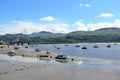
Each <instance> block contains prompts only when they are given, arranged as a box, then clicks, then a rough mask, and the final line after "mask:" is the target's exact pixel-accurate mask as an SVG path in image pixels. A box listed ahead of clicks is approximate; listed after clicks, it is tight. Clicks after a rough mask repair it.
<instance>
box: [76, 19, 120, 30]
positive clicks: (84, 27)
mask: <svg viewBox="0 0 120 80" xmlns="http://www.w3.org/2000/svg"><path fill="white" fill-rule="evenodd" d="M75 27H76V30H83V31H86V30H87V31H94V30H96V29H100V28H109V27H118V28H120V19H117V20H115V21H113V22H98V23H89V24H83V23H81V22H76V23H75Z"/></svg>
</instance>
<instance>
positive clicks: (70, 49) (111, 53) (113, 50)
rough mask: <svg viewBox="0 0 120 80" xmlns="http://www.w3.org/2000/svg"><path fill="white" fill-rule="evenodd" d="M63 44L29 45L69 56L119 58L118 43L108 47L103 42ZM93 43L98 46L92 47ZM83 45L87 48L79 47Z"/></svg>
mask: <svg viewBox="0 0 120 80" xmlns="http://www.w3.org/2000/svg"><path fill="white" fill-rule="evenodd" d="M65 45H66V44H38V45H32V46H30V48H32V49H35V48H39V49H41V50H50V51H52V52H54V53H56V54H67V55H69V56H77V57H89V58H102V59H112V60H120V44H117V45H114V44H110V45H111V47H110V48H108V47H107V45H108V43H105V44H94V43H79V44H67V45H68V46H65ZM76 45H80V47H75V46H76ZM94 45H98V48H94V47H93V46H94ZM84 46H86V47H87V49H81V48H82V47H84ZM58 48H59V49H58Z"/></svg>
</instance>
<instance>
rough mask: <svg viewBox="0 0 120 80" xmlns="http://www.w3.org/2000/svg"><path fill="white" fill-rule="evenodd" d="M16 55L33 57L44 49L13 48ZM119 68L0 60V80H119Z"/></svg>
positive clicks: (11, 48)
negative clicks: (37, 50)
mask: <svg viewBox="0 0 120 80" xmlns="http://www.w3.org/2000/svg"><path fill="white" fill-rule="evenodd" d="M9 50H14V48H13V47H10V48H5V49H1V50H0V53H1V54H6V52H7V51H9ZM15 52H16V53H17V55H18V56H22V54H25V57H34V58H36V55H38V54H45V53H46V51H42V52H37V53H36V52H35V51H34V50H30V49H24V48H23V49H19V50H15ZM53 54H54V53H53ZM79 59H81V60H86V61H95V62H99V61H100V62H104V63H112V64H113V63H114V64H118V63H119V61H112V60H102V59H84V58H79ZM119 79H120V68H111V67H94V66H93V67H92V65H91V66H75V65H66V63H60V64H50V63H49V62H48V63H43V64H42V63H32V62H19V61H8V60H0V80H119Z"/></svg>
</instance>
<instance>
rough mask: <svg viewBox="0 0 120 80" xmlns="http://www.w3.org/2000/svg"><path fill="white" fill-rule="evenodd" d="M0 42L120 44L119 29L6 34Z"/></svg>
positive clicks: (1, 37) (0, 37) (0, 38)
mask: <svg viewBox="0 0 120 80" xmlns="http://www.w3.org/2000/svg"><path fill="white" fill-rule="evenodd" d="M0 40H3V41H6V42H16V41H19V42H31V43H69V42H70V43H71V42H72V43H74V42H120V28H102V29H98V30H95V31H75V32H71V33H68V34H62V33H51V32H46V31H42V32H39V33H32V34H29V35H26V34H6V35H1V36H0Z"/></svg>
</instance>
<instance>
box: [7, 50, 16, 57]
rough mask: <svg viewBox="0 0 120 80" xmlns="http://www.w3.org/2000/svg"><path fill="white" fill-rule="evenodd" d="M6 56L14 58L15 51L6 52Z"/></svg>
mask: <svg viewBox="0 0 120 80" xmlns="http://www.w3.org/2000/svg"><path fill="white" fill-rule="evenodd" d="M7 54H8V55H9V56H15V55H16V53H15V51H13V50H11V51H8V52H7Z"/></svg>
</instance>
